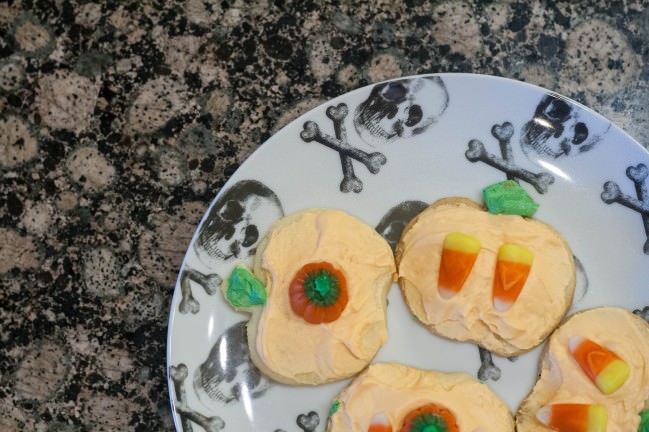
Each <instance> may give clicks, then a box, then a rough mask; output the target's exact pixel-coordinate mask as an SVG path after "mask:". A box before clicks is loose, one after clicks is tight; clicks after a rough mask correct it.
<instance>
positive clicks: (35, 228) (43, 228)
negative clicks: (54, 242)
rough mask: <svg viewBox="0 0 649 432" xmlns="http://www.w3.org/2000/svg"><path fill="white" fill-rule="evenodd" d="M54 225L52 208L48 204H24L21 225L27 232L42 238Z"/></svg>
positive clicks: (41, 202)
mask: <svg viewBox="0 0 649 432" xmlns="http://www.w3.org/2000/svg"><path fill="white" fill-rule="evenodd" d="M53 223H54V208H53V207H52V205H51V204H50V203H48V202H43V201H39V202H33V201H27V202H25V211H24V213H23V215H22V225H23V226H24V227H25V229H26V230H27V232H29V233H32V234H35V235H37V236H42V235H43V234H45V233H46V232H47V231H48V230H49V229H50V228H51V227H52V225H53Z"/></svg>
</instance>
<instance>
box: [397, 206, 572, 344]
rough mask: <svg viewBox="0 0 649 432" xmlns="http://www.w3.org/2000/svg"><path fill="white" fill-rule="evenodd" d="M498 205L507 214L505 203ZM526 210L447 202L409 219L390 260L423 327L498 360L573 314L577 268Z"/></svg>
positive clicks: (565, 250) (555, 238) (559, 239)
mask: <svg viewBox="0 0 649 432" xmlns="http://www.w3.org/2000/svg"><path fill="white" fill-rule="evenodd" d="M491 204H493V203H491ZM496 205H497V207H498V209H499V212H511V211H512V210H511V209H510V208H508V207H510V206H509V203H508V202H507V200H505V202H502V203H496ZM530 209H531V210H532V213H533V210H535V209H536V208H535V207H533V206H530V205H525V206H523V207H521V206H518V207H516V208H515V210H516V211H518V212H519V213H518V214H493V213H490V212H488V211H486V210H484V209H483V208H482V207H480V206H479V205H478V204H477V203H475V202H473V201H471V200H469V199H466V198H446V199H442V200H439V201H437V202H435V203H434V204H433V205H431V206H430V207H428V208H427V209H426V210H424V211H423V212H422V213H420V214H419V215H418V216H417V217H416V218H415V219H414V220H413V221H411V223H410V224H409V225H408V226H407V227H406V229H405V230H404V232H403V234H402V236H401V240H400V242H399V244H398V246H397V250H396V253H395V256H396V261H397V266H398V272H399V285H400V286H401V290H402V292H403V295H404V297H405V300H406V302H407V303H408V306H409V307H410V309H411V311H412V313H413V314H414V315H415V316H416V317H417V319H418V320H419V321H420V322H421V323H422V324H424V325H425V326H426V327H427V328H428V329H429V330H431V331H432V332H433V333H435V334H438V335H440V336H443V337H447V338H450V339H455V340H459V341H472V342H475V343H477V344H478V345H481V346H482V347H484V348H486V349H488V350H489V351H492V352H494V353H496V354H499V355H502V356H512V355H517V354H521V353H523V352H526V351H529V350H531V349H532V348H534V347H536V346H537V345H539V344H540V343H541V342H543V340H544V339H545V338H546V337H547V336H548V334H550V332H551V331H552V330H553V329H554V328H555V327H556V326H557V325H558V324H559V322H560V321H561V319H562V318H563V316H564V315H565V314H566V312H567V310H568V309H569V308H570V305H571V303H572V297H573V292H574V288H575V266H574V261H573V255H572V252H571V250H570V248H569V247H568V245H567V243H566V242H565V241H564V239H563V238H562V237H561V235H560V234H559V233H558V232H557V231H555V230H554V229H553V228H551V227H550V226H548V225H546V224H544V223H542V222H540V221H538V220H536V219H531V218H528V217H524V216H521V214H529V211H530Z"/></svg>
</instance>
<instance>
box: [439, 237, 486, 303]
mask: <svg viewBox="0 0 649 432" xmlns="http://www.w3.org/2000/svg"><path fill="white" fill-rule="evenodd" d="M479 251H480V241H479V240H478V239H476V238H475V237H472V236H470V235H468V234H463V233H458V232H452V233H449V234H448V235H447V236H446V238H445V239H444V246H443V250H442V261H441V263H440V267H439V277H438V280H437V289H438V290H439V294H440V296H441V297H442V298H446V299H448V298H451V297H453V296H454V295H455V294H457V293H458V292H460V290H461V289H462V287H463V286H464V282H466V279H467V278H468V277H469V274H470V273H471V269H473V264H475V260H476V258H477V257H478V252H479Z"/></svg>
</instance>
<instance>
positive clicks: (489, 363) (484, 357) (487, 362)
mask: <svg viewBox="0 0 649 432" xmlns="http://www.w3.org/2000/svg"><path fill="white" fill-rule="evenodd" d="M478 352H479V353H480V363H481V365H480V369H478V374H477V375H478V379H479V380H480V381H488V380H493V381H498V380H499V379H500V374H501V372H500V369H499V368H498V366H496V365H495V364H494V362H493V357H492V354H491V352H489V351H487V350H486V349H484V348H482V347H480V346H479V347H478Z"/></svg>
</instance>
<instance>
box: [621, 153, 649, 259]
mask: <svg viewBox="0 0 649 432" xmlns="http://www.w3.org/2000/svg"><path fill="white" fill-rule="evenodd" d="M626 176H627V177H628V178H630V179H631V181H632V182H633V183H635V191H636V195H637V196H638V199H639V200H640V201H642V202H643V203H644V204H645V205H647V204H649V188H648V187H647V181H646V180H647V177H649V169H647V165H645V164H638V165H637V166H635V167H633V166H630V167H628V168H627V169H626ZM641 216H642V224H643V225H644V231H645V234H647V241H646V242H645V244H644V253H649V215H647V214H646V213H642V214H641Z"/></svg>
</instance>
